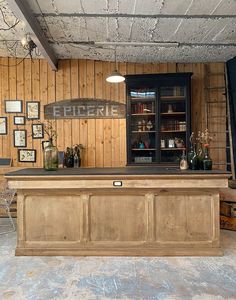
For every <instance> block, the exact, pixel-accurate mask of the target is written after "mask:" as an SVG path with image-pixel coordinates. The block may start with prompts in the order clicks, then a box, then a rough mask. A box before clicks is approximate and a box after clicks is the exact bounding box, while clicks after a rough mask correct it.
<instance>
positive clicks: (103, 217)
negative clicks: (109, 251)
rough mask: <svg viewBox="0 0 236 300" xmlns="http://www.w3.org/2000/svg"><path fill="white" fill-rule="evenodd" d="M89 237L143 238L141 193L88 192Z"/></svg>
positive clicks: (145, 228) (143, 211)
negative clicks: (111, 193) (91, 193)
mask: <svg viewBox="0 0 236 300" xmlns="http://www.w3.org/2000/svg"><path fill="white" fill-rule="evenodd" d="M89 216H90V222H89V224H90V230H89V231H90V240H91V241H100V242H102V241H110V242H111V243H112V242H116V241H127V242H129V241H130V242H132V241H145V240H146V233H147V218H146V215H145V197H144V195H122V194H117V195H91V197H90V200H89Z"/></svg>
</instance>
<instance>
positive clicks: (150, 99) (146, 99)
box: [130, 96, 156, 102]
mask: <svg viewBox="0 0 236 300" xmlns="http://www.w3.org/2000/svg"><path fill="white" fill-rule="evenodd" d="M130 100H131V101H134V102H137V101H140V102H143V101H150V102H152V101H156V98H134V97H132V96H130Z"/></svg>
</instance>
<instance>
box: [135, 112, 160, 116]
mask: <svg viewBox="0 0 236 300" xmlns="http://www.w3.org/2000/svg"><path fill="white" fill-rule="evenodd" d="M155 115H156V114H155V113H138V114H131V116H155Z"/></svg>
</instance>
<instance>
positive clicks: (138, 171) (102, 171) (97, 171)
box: [5, 166, 231, 177]
mask: <svg viewBox="0 0 236 300" xmlns="http://www.w3.org/2000/svg"><path fill="white" fill-rule="evenodd" d="M89 175H180V176H181V175H191V176H192V175H225V176H227V177H230V175H231V173H230V172H227V171H221V170H211V171H204V170H180V169H179V168H177V167H153V166H150V167H149V166H147V167H146V166H145V167H136V166H135V167H124V168H59V169H57V170H56V171H46V170H44V169H43V168H26V169H21V170H18V171H13V172H8V173H6V174H5V177H15V176H47V177H48V176H49V177H50V176H56V177H57V176H89Z"/></svg>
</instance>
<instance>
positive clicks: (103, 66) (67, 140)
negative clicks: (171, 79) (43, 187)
mask: <svg viewBox="0 0 236 300" xmlns="http://www.w3.org/2000/svg"><path fill="white" fill-rule="evenodd" d="M18 62H20V59H16V58H0V157H10V158H12V160H13V166H15V167H32V166H37V167H42V165H43V161H42V158H43V155H42V154H43V153H42V142H43V141H44V140H47V136H45V135H44V130H43V129H44V128H43V126H44V124H45V119H44V105H47V104H49V103H52V102H56V101H61V100H65V99H74V98H95V99H107V100H111V101H118V102H120V103H126V93H125V83H119V84H110V83H107V82H106V80H105V79H106V77H107V76H108V75H109V74H110V73H111V71H112V70H113V69H114V68H115V63H114V62H103V61H93V60H60V61H59V69H58V71H57V72H54V71H52V70H51V68H50V66H49V65H48V64H47V62H46V61H45V60H43V59H33V60H30V59H25V60H24V61H23V62H22V63H19V64H18V65H17V66H16V64H17V63H18ZM118 69H119V71H120V72H121V73H122V74H124V75H125V74H148V73H149V74H152V73H176V72H193V76H192V112H191V114H192V117H191V120H192V130H193V131H195V132H197V131H198V130H202V129H203V130H204V129H205V128H206V121H207V118H206V113H207V112H206V105H205V104H206V101H207V99H208V96H209V89H207V88H206V78H208V79H209V76H208V71H209V70H210V73H212V74H215V75H214V76H211V78H210V79H209V83H208V87H215V86H222V87H223V86H224V85H225V82H224V63H208V64H203V63H194V64H177V63H162V64H151V63H150V64H133V63H118ZM207 70H208V71H207ZM211 93H212V95H211V98H212V99H214V100H216V101H217V100H219V103H220V101H221V100H222V97H224V96H223V95H222V90H219V89H218V90H214V89H212V90H211ZM212 113H214V115H218V116H219V115H222V118H224V117H225V113H226V111H225V107H224V106H222V104H214V108H213V110H212ZM208 120H210V124H208V128H209V130H210V131H211V132H214V133H213V136H214V143H215V144H217V145H218V144H219V143H220V144H221V145H224V144H225V143H226V141H225V134H224V132H225V130H226V128H225V124H224V122H218V121H216V120H215V119H214V118H211V117H210V118H209V117H208ZM53 124H54V128H55V130H56V131H57V140H56V141H55V143H56V145H57V147H58V150H59V151H64V150H65V149H66V147H72V146H73V145H75V144H82V145H83V146H84V149H83V151H82V166H85V167H123V166H125V165H126V160H127V159H126V119H125V118H122V119H61V120H55V121H53ZM214 143H213V144H212V147H214ZM212 156H213V157H212V159H213V160H214V161H215V162H224V161H225V160H226V157H225V153H223V151H221V150H220V149H219V150H217V151H214V153H213V152H212Z"/></svg>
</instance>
